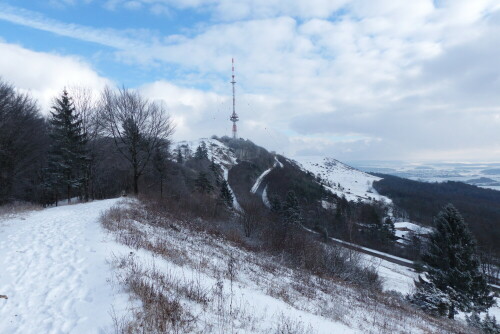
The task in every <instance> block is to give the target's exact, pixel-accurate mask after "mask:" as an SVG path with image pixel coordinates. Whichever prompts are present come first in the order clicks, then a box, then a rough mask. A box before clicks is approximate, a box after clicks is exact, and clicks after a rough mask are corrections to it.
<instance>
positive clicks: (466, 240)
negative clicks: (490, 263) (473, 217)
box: [417, 204, 494, 318]
mask: <svg viewBox="0 0 500 334" xmlns="http://www.w3.org/2000/svg"><path fill="white" fill-rule="evenodd" d="M435 225H436V226H435V231H434V233H433V234H431V236H430V241H429V247H428V250H427V252H426V253H425V254H424V255H423V257H422V260H423V262H424V263H425V265H426V267H427V272H426V273H425V281H428V282H430V283H431V284H432V287H433V288H434V287H435V289H437V290H438V291H439V292H440V293H443V294H446V296H447V297H448V299H449V304H448V317H449V318H453V317H454V316H455V314H456V313H457V311H458V310H459V311H463V312H471V311H479V312H482V311H485V310H487V309H488V308H489V307H491V306H492V305H493V304H494V299H493V296H492V295H491V293H490V290H489V287H488V284H487V282H486V279H485V277H484V275H483V274H482V273H481V271H480V263H479V258H478V256H477V252H476V242H475V240H474V238H473V236H472V234H471V232H470V231H469V228H468V226H467V224H466V223H465V221H464V219H463V218H462V216H461V215H460V213H459V212H458V211H457V209H455V208H454V207H453V205H451V204H448V205H447V206H446V207H445V208H444V209H443V211H441V212H440V213H439V215H438V216H437V217H436V219H435ZM418 288H419V286H418V285H417V289H418Z"/></svg>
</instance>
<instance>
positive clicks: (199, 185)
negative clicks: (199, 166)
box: [194, 172, 214, 194]
mask: <svg viewBox="0 0 500 334" xmlns="http://www.w3.org/2000/svg"><path fill="white" fill-rule="evenodd" d="M194 185H195V187H196V189H197V190H198V191H199V192H200V193H202V194H209V193H211V192H212V190H213V189H214V187H213V186H212V185H211V184H210V181H209V180H208V178H207V174H206V173H205V172H199V173H198V177H197V178H196V180H195V181H194Z"/></svg>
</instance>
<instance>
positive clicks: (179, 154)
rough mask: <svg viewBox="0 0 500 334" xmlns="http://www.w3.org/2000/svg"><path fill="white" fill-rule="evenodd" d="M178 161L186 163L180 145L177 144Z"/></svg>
mask: <svg viewBox="0 0 500 334" xmlns="http://www.w3.org/2000/svg"><path fill="white" fill-rule="evenodd" d="M177 163H178V164H181V165H182V164H183V163H184V158H183V157H182V150H181V147H180V146H177Z"/></svg>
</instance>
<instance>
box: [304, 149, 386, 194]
mask: <svg viewBox="0 0 500 334" xmlns="http://www.w3.org/2000/svg"><path fill="white" fill-rule="evenodd" d="M295 159H296V160H297V162H298V164H299V165H301V166H302V168H303V169H305V170H307V171H310V172H311V173H313V174H314V175H316V176H317V175H319V176H320V177H321V178H322V179H323V180H325V181H327V182H328V183H329V185H328V186H325V188H326V189H328V190H329V191H331V192H332V193H334V194H336V195H337V196H340V197H341V196H345V198H346V199H347V200H349V201H357V200H362V201H370V200H371V199H374V200H377V201H384V202H386V203H392V201H391V200H390V199H389V198H388V197H385V196H382V195H379V194H378V193H377V192H376V190H375V189H374V188H373V182H374V181H378V180H380V178H379V177H376V176H373V175H370V174H367V173H365V172H362V171H360V170H357V169H355V168H353V167H350V166H348V165H346V164H343V163H341V162H340V161H338V160H335V159H333V158H326V157H309V156H307V157H300V156H299V157H295Z"/></svg>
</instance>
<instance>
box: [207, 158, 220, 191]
mask: <svg viewBox="0 0 500 334" xmlns="http://www.w3.org/2000/svg"><path fill="white" fill-rule="evenodd" d="M208 168H209V169H210V170H211V171H212V173H213V174H214V177H215V184H216V185H217V187H220V186H221V184H222V177H221V175H220V174H221V173H220V167H219V166H217V164H216V163H215V160H214V157H212V161H211V162H210V166H209V167H208Z"/></svg>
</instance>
